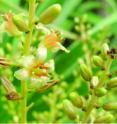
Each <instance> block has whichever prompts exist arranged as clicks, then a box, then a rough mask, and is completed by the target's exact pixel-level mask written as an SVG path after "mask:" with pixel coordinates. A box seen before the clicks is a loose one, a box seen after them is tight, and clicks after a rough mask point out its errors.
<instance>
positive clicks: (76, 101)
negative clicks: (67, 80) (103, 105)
mask: <svg viewBox="0 0 117 124" xmlns="http://www.w3.org/2000/svg"><path fill="white" fill-rule="evenodd" d="M70 100H71V101H72V103H73V104H74V105H75V106H76V107H79V108H82V107H83V106H84V100H83V98H82V97H80V96H79V95H78V94H77V93H75V92H72V93H71V94H70Z"/></svg>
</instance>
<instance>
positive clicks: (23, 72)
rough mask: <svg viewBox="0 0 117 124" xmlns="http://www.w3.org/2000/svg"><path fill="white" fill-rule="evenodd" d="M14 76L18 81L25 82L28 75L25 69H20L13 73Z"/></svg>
mask: <svg viewBox="0 0 117 124" xmlns="http://www.w3.org/2000/svg"><path fill="white" fill-rule="evenodd" d="M14 76H15V77H16V78H17V79H18V80H27V79H28V77H29V73H28V71H27V70H26V69H20V70H18V71H16V72H15V74H14Z"/></svg>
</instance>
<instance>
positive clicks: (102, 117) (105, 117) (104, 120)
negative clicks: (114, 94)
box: [94, 113, 114, 123]
mask: <svg viewBox="0 0 117 124" xmlns="http://www.w3.org/2000/svg"><path fill="white" fill-rule="evenodd" d="M113 120H114V116H113V115H112V114H110V113H105V114H103V115H100V116H97V117H96V119H95V120H94V123H109V122H112V121H113Z"/></svg>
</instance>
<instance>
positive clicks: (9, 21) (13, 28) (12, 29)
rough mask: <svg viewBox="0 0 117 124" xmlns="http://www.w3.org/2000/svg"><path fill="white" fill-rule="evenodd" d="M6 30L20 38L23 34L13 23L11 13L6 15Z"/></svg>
mask: <svg viewBox="0 0 117 124" xmlns="http://www.w3.org/2000/svg"><path fill="white" fill-rule="evenodd" d="M5 30H6V31H7V32H8V33H9V34H11V35H13V36H20V35H21V34H22V33H21V32H20V31H19V30H18V29H17V27H16V26H15V24H14V23H13V20H12V14H11V13H8V14H6V15H5Z"/></svg>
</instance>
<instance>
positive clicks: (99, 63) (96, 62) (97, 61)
mask: <svg viewBox="0 0 117 124" xmlns="http://www.w3.org/2000/svg"><path fill="white" fill-rule="evenodd" d="M93 63H94V65H96V66H99V67H102V68H103V67H104V61H103V59H102V58H101V57H99V56H93Z"/></svg>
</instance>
